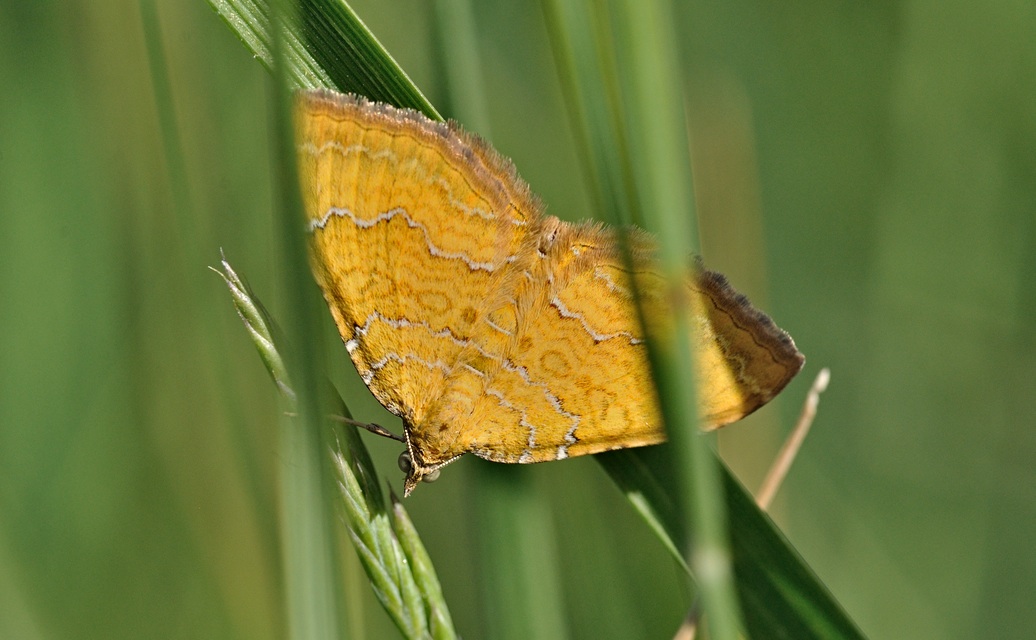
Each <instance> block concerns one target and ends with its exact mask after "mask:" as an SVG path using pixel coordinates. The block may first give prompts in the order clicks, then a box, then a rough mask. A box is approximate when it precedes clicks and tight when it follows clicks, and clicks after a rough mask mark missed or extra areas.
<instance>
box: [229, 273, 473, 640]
mask: <svg viewBox="0 0 1036 640" xmlns="http://www.w3.org/2000/svg"><path fill="white" fill-rule="evenodd" d="M217 273H219V274H220V275H221V276H222V277H223V279H224V281H225V282H226V283H227V286H228V288H229V289H230V293H231V297H232V299H233V301H234V307H235V308H236V309H237V312H238V315H239V316H240V317H241V320H242V321H243V322H244V324H245V328H246V330H247V331H248V334H249V336H250V337H251V338H252V342H253V343H254V345H255V347H256V349H257V350H258V352H259V355H260V357H261V358H262V361H263V363H264V364H265V365H266V368H267V371H268V372H269V373H270V376H271V377H272V378H273V381H274V383H275V385H276V386H277V388H278V389H279V390H280V391H281V394H282V397H283V399H284V402H285V405H286V409H287V412H288V414H289V415H293V414H294V413H295V408H296V405H297V403H296V395H295V391H294V388H293V386H292V384H291V380H290V379H289V377H288V368H287V367H286V366H285V365H284V358H283V357H282V356H281V353H280V350H279V349H278V347H277V344H276V339H275V337H274V334H275V331H274V330H273V323H272V321H271V320H270V318H269V316H268V314H267V313H266V311H265V310H264V309H263V306H262V304H261V303H260V302H259V300H258V299H257V298H256V297H255V295H254V294H253V293H252V292H251V290H250V289H249V288H248V286H247V285H246V284H245V282H244V280H243V279H242V278H241V277H240V276H239V275H238V274H237V273H236V272H235V271H234V269H233V267H231V266H230V264H229V263H228V262H227V261H226V260H225V259H224V260H223V261H222V264H221V270H217ZM342 409H343V410H344V406H343V407H342ZM291 426H292V428H295V429H297V428H298V425H297V424H292V425H291ZM333 449H334V454H333V456H332V462H333V467H334V471H335V475H336V476H337V484H338V488H339V491H340V493H341V497H342V505H343V512H344V514H345V518H346V522H347V524H348V527H349V534H350V537H351V538H352V540H353V544H354V546H355V548H356V551H357V554H358V555H359V557H360V561H361V564H362V565H363V567H364V570H365V571H366V573H367V576H368V578H369V579H370V583H371V587H372V589H373V590H374V593H375V595H376V596H377V598H378V600H379V602H381V604H382V607H383V608H384V609H385V611H386V612H387V613H388V614H389V617H390V618H391V619H392V620H393V622H394V623H395V624H396V626H397V627H398V628H399V630H400V631H401V632H402V633H403V635H404V636H406V637H407V638H426V637H429V634H430V636H431V637H433V638H437V639H438V638H442V639H450V638H455V637H456V631H455V630H454V628H453V622H452V620H451V618H450V613H449V609H448V608H447V606H446V602H445V599H444V597H443V594H442V588H441V587H440V586H439V581H438V577H437V576H436V573H435V568H434V567H433V566H432V563H431V560H430V559H429V557H428V554H427V552H426V551H425V549H424V544H423V543H422V542H421V540H420V538H419V537H418V534H417V531H416V530H415V529H414V527H413V524H412V523H411V522H410V518H409V516H408V515H407V513H406V511H405V509H404V508H403V506H402V505H401V504H398V502H396V501H393V506H392V509H391V511H390V510H388V509H386V506H385V500H384V496H383V493H382V491H381V489H380V486H379V483H378V480H377V477H378V476H377V471H376V470H375V469H374V465H373V463H372V462H371V459H370V453H369V452H368V451H367V448H366V447H365V446H364V444H363V441H362V440H361V439H360V438H359V436H358V434H357V430H356V428H355V427H352V426H345V427H343V428H342V429H340V430H338V431H337V441H336V444H335V445H333Z"/></svg>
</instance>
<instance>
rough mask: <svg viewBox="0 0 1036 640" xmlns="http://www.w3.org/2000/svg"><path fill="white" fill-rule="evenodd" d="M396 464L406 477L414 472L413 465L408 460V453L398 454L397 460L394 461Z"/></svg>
mask: <svg viewBox="0 0 1036 640" xmlns="http://www.w3.org/2000/svg"><path fill="white" fill-rule="evenodd" d="M396 464H398V465H399V470H400V471H402V472H403V473H405V474H407V475H410V472H411V471H413V470H414V463H413V461H411V460H410V452H409V451H404V452H403V453H401V454H399V459H398V460H396Z"/></svg>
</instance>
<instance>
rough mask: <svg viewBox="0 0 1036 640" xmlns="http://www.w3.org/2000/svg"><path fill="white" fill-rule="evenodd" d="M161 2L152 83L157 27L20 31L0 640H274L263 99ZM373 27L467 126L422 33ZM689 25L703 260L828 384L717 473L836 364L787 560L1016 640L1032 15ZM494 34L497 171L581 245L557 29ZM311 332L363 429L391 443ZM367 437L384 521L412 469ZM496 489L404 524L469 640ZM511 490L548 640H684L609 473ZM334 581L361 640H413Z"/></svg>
mask: <svg viewBox="0 0 1036 640" xmlns="http://www.w3.org/2000/svg"><path fill="white" fill-rule="evenodd" d="M156 6H157V14H158V23H159V26H160V36H161V42H160V43H156V42H155V41H154V40H152V41H151V45H152V46H154V45H157V46H158V47H159V49H158V51H160V52H161V55H162V56H163V57H164V62H161V63H160V64H158V65H155V64H150V63H149V54H148V41H147V38H146V37H145V30H144V28H143V27H142V19H141V4H140V3H138V2H133V1H129V0H107V1H105V2H83V1H78V0H77V1H67V2H62V3H22V2H16V1H14V0H0V86H2V87H3V90H2V91H0V637H3V638H142V637H154V638H159V637H161V638H216V637H218V638H277V637H282V636H283V635H284V633H285V631H284V629H285V624H284V619H283V613H282V605H281V598H282V589H283V587H282V584H281V571H282V570H281V564H280V562H281V561H280V558H279V540H278V528H277V518H278V515H277V514H278V502H277V500H278V498H277V484H276V473H277V465H278V464H279V460H278V457H277V456H278V454H277V438H276V430H277V420H278V415H277V412H278V405H277V402H276V398H275V394H274V390H273V388H272V386H271V384H270V382H269V379H268V377H267V375H266V373H265V371H264V370H263V367H262V366H261V364H260V362H259V359H258V358H257V357H256V354H255V351H254V349H253V347H252V346H251V344H250V342H249V341H248V338H247V337H246V335H245V333H244V331H243V329H242V327H241V324H240V322H239V320H238V319H237V317H236V316H235V314H234V312H233V309H232V307H231V303H230V300H229V297H228V295H227V293H226V290H225V288H224V286H223V284H222V282H221V281H220V279H219V278H218V277H217V276H216V275H214V274H213V273H212V272H210V271H209V270H208V269H207V267H208V266H209V265H214V264H216V263H217V261H218V260H219V251H220V248H222V249H223V250H224V251H225V252H226V254H227V256H228V259H229V260H230V261H231V262H232V263H233V264H234V265H235V267H236V268H237V269H239V271H240V272H242V273H243V274H244V275H245V276H246V277H247V278H248V279H249V281H250V283H251V284H252V286H253V288H254V289H255V290H256V292H257V293H258V295H259V296H260V297H261V298H263V299H266V300H267V301H270V302H275V301H276V300H278V298H279V292H278V290H277V288H278V286H279V283H280V282H281V279H280V278H279V277H278V273H277V261H276V260H275V259H274V256H275V255H276V254H277V249H278V247H279V240H278V239H277V238H276V237H275V236H274V232H275V229H276V228H277V225H276V224H275V222H274V212H273V211H272V204H271V187H270V180H271V178H270V163H271V155H270V144H269V131H268V129H269V122H270V107H269V98H270V95H271V93H270V92H271V83H270V79H269V77H268V75H267V74H266V72H265V71H264V70H263V69H262V67H261V66H260V65H259V64H258V63H257V62H256V61H255V60H253V59H252V57H251V56H250V55H249V54H248V53H247V52H246V50H245V49H244V47H243V46H242V45H241V44H240V43H239V42H238V41H237V40H236V39H235V37H234V36H233V35H232V34H231V32H230V31H229V30H228V29H227V28H226V26H225V25H224V24H223V23H222V22H221V20H220V19H219V18H218V17H217V16H216V15H215V14H214V13H213V12H212V10H211V9H210V8H209V7H208V5H207V4H205V3H204V2H201V1H200V0H199V1H196V2H193V3H188V2H169V1H166V2H157V3H156ZM353 6H354V8H355V9H356V10H357V12H358V13H359V14H360V16H361V17H362V18H363V19H364V20H365V21H366V22H367V24H368V26H369V27H370V28H371V29H372V31H373V32H374V33H375V34H376V35H377V36H378V37H379V38H380V39H381V41H382V42H383V44H384V45H385V46H386V48H387V49H388V50H389V51H390V52H392V53H393V55H395V56H396V58H397V60H398V61H399V62H400V64H401V65H402V66H403V68H404V69H406V70H407V72H408V73H409V74H410V76H411V77H412V78H413V79H414V80H415V81H416V83H417V84H418V85H419V86H421V87H422V88H423V89H424V90H425V91H426V93H427V94H428V96H429V98H430V99H431V100H432V102H433V103H434V104H436V105H438V106H439V107H440V109H441V110H442V111H443V112H444V113H446V114H447V115H448V114H449V113H450V105H449V101H448V100H447V95H446V90H445V87H444V84H443V74H442V70H441V63H440V60H439V58H438V54H437V53H436V52H437V50H438V48H437V46H436V36H435V32H434V23H433V10H432V4H431V3H429V2H423V1H419V0H380V1H377V0H362V1H361V0H356V1H355V2H353ZM679 15H680V22H679V24H678V25H676V28H677V29H678V33H679V34H680V37H681V44H682V46H683V47H684V54H685V58H686V59H685V62H686V69H687V79H686V80H687V86H688V87H689V89H688V105H689V107H690V108H689V119H690V123H691V131H692V138H693V140H692V148H693V156H694V162H695V176H694V179H695V187H696V191H697V198H698V202H699V213H700V216H701V233H702V245H703V250H704V253H705V258H706V261H707V262H708V264H709V265H710V266H711V267H713V268H716V269H718V270H721V271H724V272H725V273H727V275H728V276H729V277H730V278H731V279H732V281H733V282H734V283H735V285H736V286H738V288H739V289H741V290H742V291H744V292H745V293H747V294H748V295H749V296H750V297H752V298H753V300H754V301H756V303H757V304H758V305H759V306H761V307H763V308H765V309H766V310H767V311H769V312H770V313H771V315H773V316H774V318H775V319H776V320H777V321H778V322H779V323H780V324H781V326H783V327H784V328H786V329H787V330H788V331H789V332H791V333H792V335H794V336H795V339H796V341H797V342H798V344H799V346H800V348H801V349H802V351H803V352H805V353H806V355H807V358H808V362H807V366H806V370H805V372H804V374H803V375H802V376H800V378H799V379H798V380H796V381H795V382H794V383H793V384H792V385H791V386H790V387H789V389H788V391H787V392H785V393H784V394H783V395H782V397H781V398H780V399H779V401H777V402H775V403H774V404H773V406H771V407H768V408H766V409H764V410H762V411H760V412H759V414H757V415H756V416H752V417H751V418H749V419H748V420H746V421H745V422H744V423H742V424H739V425H736V426H733V427H730V428H728V429H726V430H725V431H724V432H723V433H722V434H721V437H720V448H721V451H722V453H723V455H724V457H725V458H726V459H727V461H728V463H729V464H730V465H731V467H732V468H733V469H734V470H735V471H736V472H737V473H738V475H739V476H740V477H741V478H742V480H743V481H744V482H745V483H746V485H747V486H748V487H750V488H755V487H756V486H757V485H758V482H759V480H760V478H761V477H762V475H763V473H764V471H765V469H766V467H767V465H768V463H769V460H770V459H771V458H772V457H773V455H774V453H775V451H776V449H777V447H778V446H779V443H780V441H781V439H782V437H783V435H784V434H785V433H786V432H787V430H788V428H789V426H790V424H791V423H792V422H793V420H794V417H795V415H796V413H797V410H798V406H799V403H800V402H801V399H802V397H803V396H804V393H805V390H806V388H807V387H808V385H809V382H810V379H811V378H812V376H813V375H815V374H816V372H817V371H818V370H819V368H820V367H822V366H827V367H830V368H831V369H832V373H833V381H832V386H831V388H830V390H829V391H828V392H827V393H826V394H825V395H824V396H823V399H822V401H821V407H820V414H819V417H818V419H817V422H816V424H815V428H814V432H813V433H812V435H811V436H810V438H809V440H807V442H806V445H805V447H804V449H803V451H802V453H801V455H800V458H799V460H798V461H797V463H796V465H795V467H794V468H793V470H792V472H791V475H790V477H789V479H788V481H787V483H786V485H785V487H784V489H783V490H782V493H781V497H780V499H779V501H778V504H777V505H776V507H775V509H774V511H773V513H774V516H775V518H776V520H777V521H778V523H780V525H781V526H782V528H783V529H784V531H785V532H786V534H787V536H788V538H789V539H790V540H791V542H792V544H793V545H794V546H795V547H796V548H797V549H798V550H799V552H800V553H801V554H802V555H803V556H804V557H805V559H806V560H807V562H808V563H809V564H810V565H811V566H812V567H813V568H814V569H815V570H816V572H817V573H818V574H819V575H820V577H821V578H822V579H823V580H824V582H825V583H826V584H827V585H828V586H829V587H830V588H831V590H832V591H833V592H834V594H835V596H836V597H837V598H838V599H839V600H840V601H841V603H842V604H843V606H844V607H845V608H846V609H847V610H848V612H849V613H850V615H852V616H853V618H854V619H855V620H856V621H857V622H858V624H859V625H860V626H861V628H862V629H863V631H864V632H865V633H867V634H869V635H871V636H872V637H875V638H879V637H909V638H955V637H960V638H965V637H1024V636H1027V635H1028V634H1029V633H1031V631H1030V630H1031V628H1032V627H1033V625H1034V623H1036V614H1034V612H1033V607H1032V605H1031V598H1032V594H1033V593H1036V552H1034V548H1036V547H1034V544H1033V539H1034V536H1036V482H1034V481H1036V429H1034V427H1036V405H1034V399H1036V37H1034V34H1036V10H1034V8H1033V6H1032V5H1030V4H1028V3H971V2H963V1H961V0H950V1H944V2H924V1H921V0H915V1H908V0H904V1H902V2H879V3H868V4H866V5H861V4H859V3H851V2H825V3H818V2H786V3H753V2H742V1H735V2H718V1H714V0H695V1H693V2H689V3H680V7H679ZM475 18H476V20H477V25H478V27H479V30H480V46H481V53H482V54H483V64H484V71H485V78H484V81H485V87H486V93H487V95H488V98H489V101H490V105H489V106H490V115H491V121H492V128H493V136H492V138H493V142H494V145H495V146H496V147H497V148H498V149H499V150H500V151H501V152H503V153H504V154H505V155H508V156H511V157H512V158H513V159H514V161H515V163H516V164H517V165H518V167H519V170H520V171H521V173H522V175H523V177H524V178H525V179H526V180H528V181H529V182H530V183H531V185H532V186H533V188H534V190H536V191H537V192H538V193H539V194H540V195H541V196H542V197H543V198H544V200H545V202H546V203H547V205H548V208H549V211H550V212H551V213H553V214H555V215H559V216H561V217H563V218H567V219H579V218H583V217H588V216H591V215H593V212H592V211H590V210H589V204H588V202H589V198H588V196H587V192H586V189H585V188H584V186H583V173H582V171H581V169H580V167H579V165H578V161H577V155H576V151H575V145H574V140H573V137H572V134H571V131H570V128H569V123H568V120H567V117H566V112H565V109H564V106H563V103H562V100H561V94H560V89H559V83H558V81H557V77H556V69H555V65H554V61H553V59H552V55H551V51H550V45H549V41H548V39H547V35H546V31H545V27H544V19H543V16H542V12H541V7H540V5H539V4H537V3H527V2H503V1H496V2H480V3H477V6H476V15H475ZM157 59H158V58H155V57H154V52H152V57H151V58H150V60H152V61H155V60H157ZM162 74H167V76H168V78H163V77H162ZM167 82H168V85H166V84H165V83H167ZM165 86H169V87H171V98H172V105H173V109H172V111H171V112H169V113H171V115H172V116H173V117H172V119H171V120H170V121H169V122H167V123H163V121H162V109H163V108H164V107H160V106H159V105H160V100H161V98H160V97H156V91H157V92H158V94H159V95H161V92H162V91H164V90H165V89H163V87H165ZM163 126H167V131H169V132H171V133H172V138H171V139H175V140H176V142H177V144H178V145H179V146H180V147H181V149H182V163H181V162H179V161H178V160H177V158H180V157H181V156H178V155H177V154H176V153H173V154H169V153H168V151H169V149H168V148H167V146H166V142H167V140H168V139H170V138H166V139H164V138H163V136H162V127H163ZM326 334H327V335H326V336H325V339H326V342H327V344H328V345H329V346H328V348H329V350H331V351H330V353H329V360H331V361H332V362H333V363H334V371H332V372H331V375H332V377H333V379H334V380H335V381H336V383H337V384H338V386H339V388H340V389H341V390H342V392H343V395H345V396H346V398H347V399H348V401H349V404H350V407H351V408H352V410H353V412H354V414H355V415H356V416H357V417H359V418H361V419H366V420H374V421H381V422H382V423H384V424H387V425H388V426H389V427H390V428H393V429H395V430H397V431H398V430H399V425H398V422H394V421H393V420H392V418H391V417H390V416H388V415H387V414H386V413H385V412H384V411H383V410H382V409H381V408H380V407H379V406H378V405H377V403H376V402H375V401H374V400H373V399H372V398H371V397H370V396H369V394H367V392H366V391H365V390H364V389H363V387H362V383H361V382H360V381H359V380H358V377H357V376H356V375H355V372H354V371H353V370H352V366H351V365H350V364H349V362H348V359H347V356H346V354H345V350H344V349H343V348H342V347H341V345H340V342H339V341H338V338H337V336H335V334H334V332H333V329H332V328H331V327H330V323H328V328H327V331H326ZM368 441H369V442H370V446H371V448H372V450H373V452H374V454H375V456H376V462H377V463H378V465H379V468H380V469H381V470H382V472H383V473H384V474H385V475H386V477H387V479H388V480H389V482H390V483H391V484H392V485H393V486H394V487H396V488H397V489H398V487H399V486H400V485H401V477H400V474H399V473H398V472H396V471H395V462H394V461H395V457H396V455H398V453H399V449H398V445H397V444H396V443H392V442H383V441H380V440H378V439H376V438H373V437H372V438H368ZM480 464H481V465H486V464H489V463H483V462H482V461H479V460H463V461H461V462H458V463H457V464H455V465H453V466H452V467H450V468H449V469H448V470H447V471H446V473H444V474H443V479H442V480H440V481H439V482H438V483H437V484H435V485H434V486H432V487H427V488H424V489H422V490H420V491H418V492H416V493H415V495H414V497H413V498H411V499H409V500H408V501H407V503H406V506H407V507H408V509H409V510H410V512H411V514H412V516H413V518H414V520H415V521H416V524H417V526H418V528H419V529H420V530H421V532H422V535H423V537H424V540H425V543H426V544H427V545H428V547H429V552H430V553H431V556H432V558H433V560H434V561H435V563H436V566H437V568H438V570H439V572H440V579H441V580H442V583H443V588H444V591H445V593H446V598H447V601H448V602H449V603H450V605H451V608H452V613H453V616H454V619H455V622H456V624H457V627H458V630H459V632H460V633H461V635H463V636H464V637H467V638H479V637H483V636H485V635H486V634H487V633H489V631H488V629H491V623H489V622H487V620H486V617H487V615H488V614H487V612H486V611H485V607H483V606H481V604H480V597H481V596H480V589H481V588H482V586H480V585H479V584H478V581H479V576H480V575H482V574H481V572H480V567H479V562H478V554H477V549H476V548H477V544H478V543H477V528H478V523H479V518H480V514H479V513H478V509H479V507H478V505H477V504H476V501H475V500H473V499H472V496H471V490H470V486H469V485H470V481H471V480H472V478H474V477H476V474H474V473H473V468H474V467H475V465H480ZM499 474H505V475H506V474H521V475H522V476H523V477H526V478H529V479H530V481H531V482H532V483H533V486H534V487H535V490H536V497H537V499H538V501H540V503H541V504H542V506H543V508H545V509H546V510H547V512H548V513H549V514H550V515H551V517H552V519H553V522H554V525H555V529H556V530H555V531H554V532H553V533H552V534H551V535H550V539H551V540H552V544H553V545H554V547H555V548H554V549H553V553H554V554H555V556H556V558H557V563H558V564H559V566H560V570H561V574H562V577H563V582H562V584H561V585H560V593H559V595H558V597H559V598H560V600H561V606H562V610H563V612H564V617H565V619H566V620H567V621H568V626H567V627H566V628H563V629H556V630H555V631H556V633H557V635H556V636H555V637H573V638H597V637H623V638H636V637H642V638H665V637H670V636H671V635H672V633H673V631H674V630H675V628H676V627H677V626H678V624H679V622H680V620H681V618H682V615H683V613H684V610H685V608H686V606H687V598H686V594H685V593H684V592H683V591H682V586H681V584H682V581H681V578H680V575H679V573H678V572H677V570H676V569H675V567H674V566H673V563H672V562H671V560H669V558H668V557H667V556H666V554H665V552H664V550H662V549H661V548H660V546H659V544H658V542H657V541H656V540H655V539H654V538H653V537H652V536H651V535H650V534H649V533H648V531H647V530H646V527H645V526H644V525H643V524H642V523H641V521H640V520H639V519H637V518H636V517H635V516H634V514H633V513H632V511H631V509H630V508H629V506H628V505H627V504H626V503H625V502H624V500H623V499H622V498H621V496H620V495H619V493H618V492H617V491H616V490H615V489H614V487H613V486H612V485H611V483H610V481H609V480H608V479H607V477H606V476H605V475H604V474H603V473H601V470H600V469H599V468H598V466H597V465H596V464H595V463H594V462H593V461H592V460H587V459H577V460H570V461H566V462H564V463H559V464H548V465H536V466H532V467H521V468H517V467H516V468H510V467H508V468H505V469H503V470H500V471H499ZM477 477H484V476H482V475H479V476H477ZM341 555H342V564H343V567H342V574H343V575H344V576H345V587H346V592H347V594H348V595H349V597H350V598H351V601H352V602H357V601H358V602H360V603H361V605H362V606H354V607H351V608H350V609H349V614H350V625H351V626H352V628H353V629H354V630H362V633H363V634H364V636H365V637H369V638H381V637H395V636H396V635H398V634H397V632H396V631H395V630H394V628H393V627H392V626H391V624H390V623H389V622H388V620H387V618H386V617H385V616H384V614H383V613H382V612H381V611H380V609H379V608H378V605H377V604H376V603H375V601H374V599H373V597H372V596H371V595H370V594H369V589H368V588H367V587H366V584H365V582H364V579H363V577H362V573H360V572H359V571H358V570H357V568H356V561H355V558H354V556H353V555H352V552H351V551H349V550H348V549H346V553H343V554H341ZM544 588H545V589H546V588H549V587H548V586H545V587H544ZM533 615H535V614H533Z"/></svg>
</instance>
